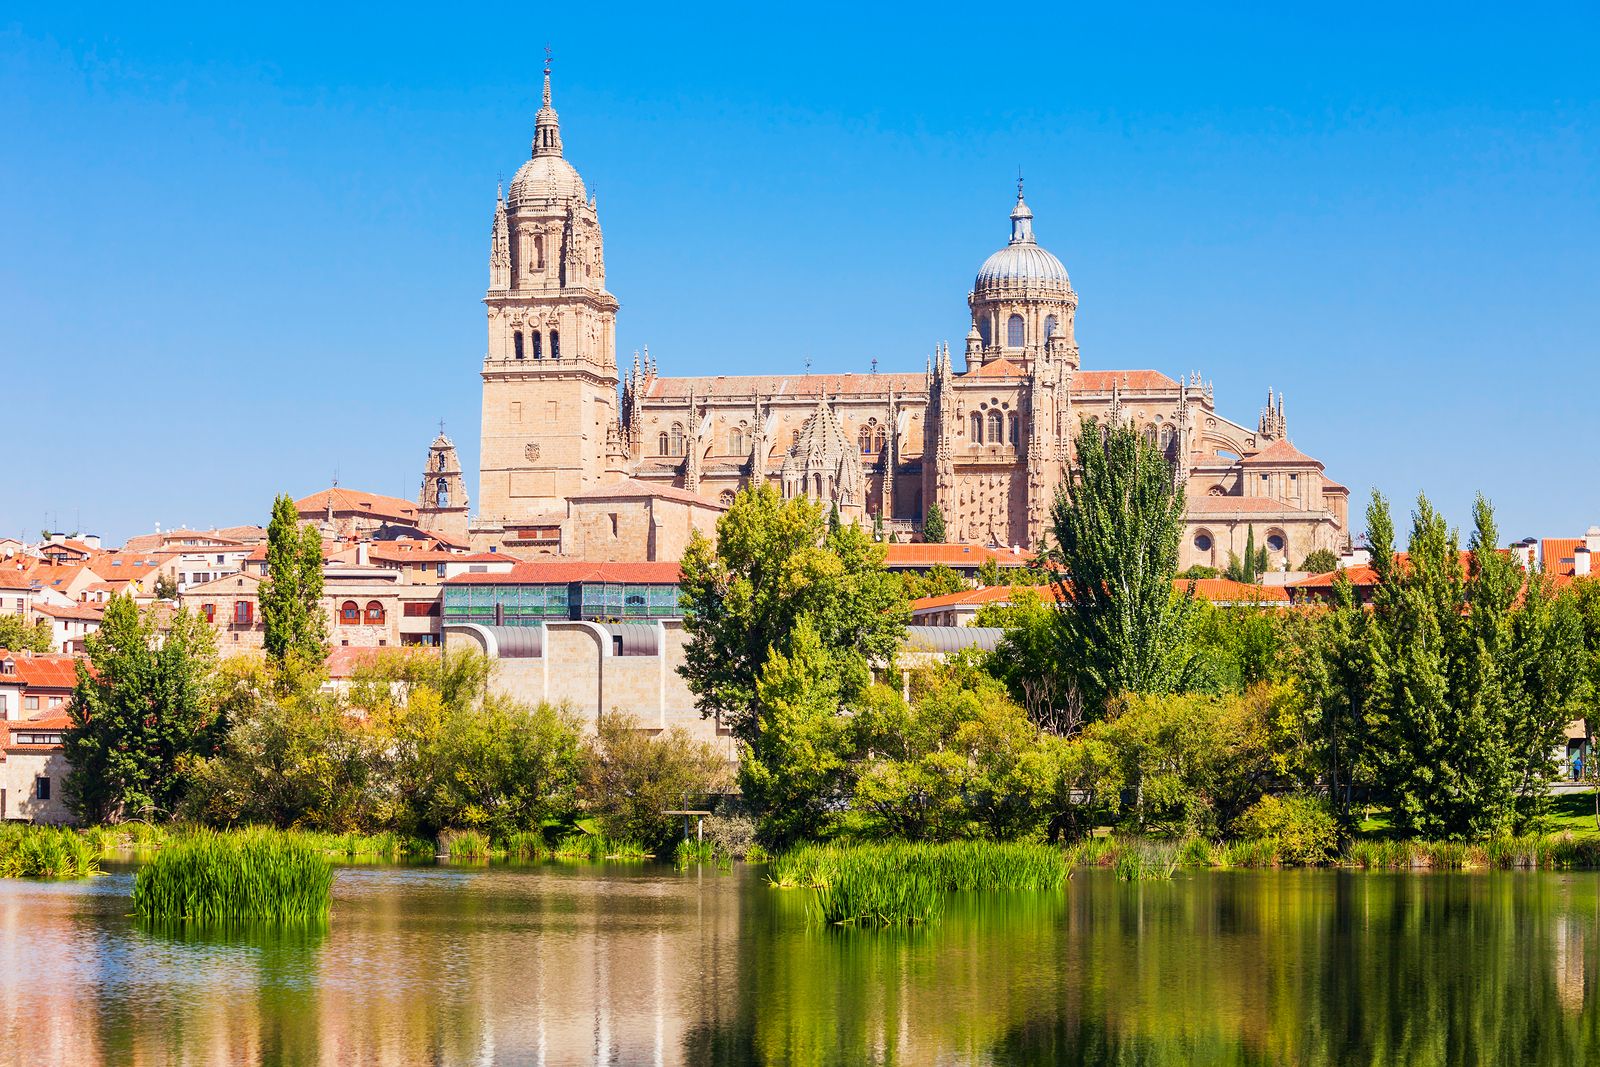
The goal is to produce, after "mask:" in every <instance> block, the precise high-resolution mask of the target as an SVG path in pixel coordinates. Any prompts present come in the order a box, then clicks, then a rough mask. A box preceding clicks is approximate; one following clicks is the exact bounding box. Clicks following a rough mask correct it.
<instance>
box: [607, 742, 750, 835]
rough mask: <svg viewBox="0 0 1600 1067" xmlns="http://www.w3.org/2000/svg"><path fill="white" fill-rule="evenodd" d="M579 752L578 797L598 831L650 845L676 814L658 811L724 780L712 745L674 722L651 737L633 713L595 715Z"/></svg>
mask: <svg viewBox="0 0 1600 1067" xmlns="http://www.w3.org/2000/svg"><path fill="white" fill-rule="evenodd" d="M584 755H585V760H584V773H583V784H582V786H581V788H580V791H579V797H580V799H581V800H582V801H583V803H584V806H585V807H586V808H587V809H588V810H589V811H590V812H591V813H592V814H593V815H594V817H595V820H596V821H597V822H598V823H599V826H600V829H601V832H602V833H604V834H605V836H606V837H608V838H614V839H616V840H619V841H637V842H641V843H642V844H644V845H646V846H648V847H651V848H665V847H666V846H668V845H669V844H670V843H671V841H672V838H673V835H674V834H675V833H676V832H677V830H678V828H679V818H678V817H676V816H672V815H663V814H662V812H664V811H671V810H677V809H682V808H684V807H685V806H686V804H685V800H686V799H687V800H689V801H694V800H696V799H697V798H699V797H702V796H704V795H705V794H708V793H717V792H720V791H722V790H724V789H726V788H727V786H728V784H729V779H730V768H729V764H728V760H727V757H726V756H724V755H723V754H722V753H721V752H720V751H718V749H717V746H715V745H713V744H711V743H709V742H706V741H696V740H695V739H694V738H692V737H690V736H689V734H688V733H687V732H685V731H684V730H682V729H680V728H678V727H673V728H672V729H670V730H667V731H666V732H665V733H662V734H660V735H658V736H654V737H652V736H651V735H650V734H648V733H646V732H645V731H644V729H643V727H642V726H641V724H640V722H639V720H638V718H637V717H635V716H633V715H625V714H622V713H620V712H611V713H610V714H607V715H602V716H601V717H600V720H599V722H598V723H597V724H596V727H595V736H594V737H593V738H592V739H591V740H590V741H589V742H588V744H587V745H586V746H585V753H584ZM691 806H693V805H691Z"/></svg>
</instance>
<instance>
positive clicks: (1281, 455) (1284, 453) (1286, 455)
mask: <svg viewBox="0 0 1600 1067" xmlns="http://www.w3.org/2000/svg"><path fill="white" fill-rule="evenodd" d="M1239 462H1240V464H1241V465H1242V466H1246V467H1270V466H1277V465H1281V466H1286V467H1318V468H1320V467H1321V466H1322V463H1321V461H1320V460H1315V459H1312V458H1311V457H1310V456H1308V455H1306V454H1305V453H1304V452H1302V451H1300V450H1299V449H1298V448H1296V447H1294V445H1292V444H1290V443H1289V442H1288V440H1286V439H1283V440H1277V441H1274V442H1272V443H1271V444H1270V445H1268V446H1267V447H1266V448H1263V449H1261V450H1260V451H1257V452H1252V453H1250V454H1249V455H1248V456H1246V457H1244V458H1243V459H1242V460H1240V461H1239Z"/></svg>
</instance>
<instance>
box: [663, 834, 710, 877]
mask: <svg viewBox="0 0 1600 1067" xmlns="http://www.w3.org/2000/svg"><path fill="white" fill-rule="evenodd" d="M716 858H717V850H716V846H714V845H713V844H712V843H711V842H710V841H690V840H689V839H688V838H684V839H683V840H681V841H679V842H678V847H677V848H676V849H674V850H673V854H672V862H673V865H674V866H676V867H677V868H678V869H679V870H683V869H684V868H686V867H688V866H689V865H690V864H691V863H710V862H712V861H713V860H715V859H716Z"/></svg>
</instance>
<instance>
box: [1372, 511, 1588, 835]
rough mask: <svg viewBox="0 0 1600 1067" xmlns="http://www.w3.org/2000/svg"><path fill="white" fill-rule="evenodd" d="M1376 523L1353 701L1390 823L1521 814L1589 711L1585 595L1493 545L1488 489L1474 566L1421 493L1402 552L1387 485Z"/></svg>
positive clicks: (1467, 826)
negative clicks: (1570, 726) (1580, 602)
mask: <svg viewBox="0 0 1600 1067" xmlns="http://www.w3.org/2000/svg"><path fill="white" fill-rule="evenodd" d="M1367 524H1368V537H1369V539H1370V540H1371V544H1372V555H1373V568H1374V569H1375V570H1376V571H1377V573H1378V579H1379V582H1378V587H1377V590H1376V592H1375V594H1374V599H1373V606H1372V611H1371V613H1370V615H1368V616H1367V617H1366V618H1364V619H1362V620H1360V625H1361V634H1362V637H1363V638H1364V640H1363V642H1362V647H1361V651H1362V652H1363V653H1364V655H1363V661H1362V662H1361V664H1360V669H1359V670H1358V671H1356V672H1352V673H1351V674H1350V675H1348V676H1347V677H1346V678H1345V679H1344V684H1345V686H1346V687H1347V692H1346V693H1345V702H1346V703H1347V705H1348V706H1349V707H1351V708H1352V709H1356V714H1357V715H1359V718H1357V719H1356V721H1355V723H1354V727H1355V729H1356V730H1358V731H1359V732H1360V733H1361V734H1362V735H1363V748H1364V751H1365V753H1366V756H1367V758H1368V759H1369V760H1370V763H1371V767H1372V773H1373V775H1374V777H1375V779H1376V783H1377V784H1378V786H1379V787H1380V789H1381V790H1382V792H1383V793H1384V795H1386V796H1387V798H1388V800H1389V803H1390V808H1391V813H1392V817H1393V819H1394V823H1395V826H1396V827H1397V828H1398V829H1399V831H1400V832H1401V833H1402V834H1405V835H1419V836H1426V837H1438V838H1452V839H1460V838H1472V837H1483V836H1486V835H1489V834H1493V833H1496V832H1503V831H1505V830H1508V829H1511V828H1512V827H1515V826H1521V825H1525V824H1526V823H1527V822H1529V821H1530V820H1531V819H1533V818H1536V817H1537V816H1538V815H1539V814H1540V813H1541V812H1542V811H1543V810H1544V807H1545V805H1546V804H1547V795H1548V788H1547V786H1548V783H1549V781H1550V779H1551V778H1552V777H1553V776H1554V774H1555V771H1556V768H1555V766H1554V763H1553V760H1552V759H1551V755H1550V753H1551V751H1552V749H1553V748H1554V747H1555V745H1556V744H1557V743H1558V741H1559V740H1560V738H1561V736H1562V731H1563V728H1564V727H1565V725H1566V724H1567V723H1568V722H1570V721H1571V720H1572V719H1574V718H1577V717H1578V716H1579V715H1580V714H1581V713H1582V712H1581V705H1580V698H1581V696H1582V695H1583V693H1584V691H1585V690H1584V681H1585V679H1584V672H1583V667H1584V656H1583V626H1582V620H1581V617H1580V616H1579V613H1578V611H1577V608H1576V605H1575V604H1574V603H1573V600H1572V598H1571V597H1561V596H1556V595H1555V593H1554V592H1553V590H1552V589H1551V588H1550V587H1549V586H1548V584H1547V583H1546V582H1545V581H1543V580H1541V579H1539V578H1537V577H1535V578H1532V579H1529V578H1527V576H1525V575H1524V574H1523V572H1522V569H1521V568H1520V567H1519V566H1518V565H1517V563H1516V562H1515V560H1514V558H1513V557H1511V556H1509V555H1507V554H1505V553H1502V552H1500V551H1499V550H1498V541H1497V531H1496V528H1495V523H1494V515H1493V512H1492V510H1491V509H1490V507H1489V504H1488V502H1487V501H1485V500H1484V499H1483V498H1482V497H1479V498H1478V501H1477V505H1476V507H1475V510H1474V531H1473V535H1472V540H1471V544H1470V548H1471V557H1470V564H1469V565H1467V566H1463V562H1462V558H1461V555H1460V553H1459V551H1458V547H1457V544H1458V543H1457V539H1456V536H1455V534H1454V533H1453V532H1451V531H1450V530H1449V529H1448V528H1447V526H1446V524H1445V521H1444V519H1443V518H1442V517H1441V516H1440V515H1439V514H1438V513H1437V512H1436V511H1435V510H1434V509H1433V507H1432V505H1431V504H1429V503H1428V501H1427V499H1426V498H1425V497H1420V498H1418V501H1417V507H1416V510H1415V512H1414V513H1413V515H1412V529H1411V534H1410V538H1409V542H1408V549H1409V551H1408V553H1407V557H1406V560H1405V563H1404V565H1402V564H1401V563H1400V562H1398V561H1397V560H1396V558H1395V555H1394V551H1393V533H1392V530H1393V524H1392V522H1391V521H1390V518H1389V511H1388V504H1387V502H1386V501H1384V499H1383V498H1382V497H1381V496H1377V495H1374V497H1373V502H1372V506H1371V507H1370V508H1369V509H1368V513H1367ZM1519 597H1520V599H1521V603H1520V604H1518V599H1519Z"/></svg>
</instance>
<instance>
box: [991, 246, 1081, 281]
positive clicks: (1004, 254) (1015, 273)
mask: <svg viewBox="0 0 1600 1067" xmlns="http://www.w3.org/2000/svg"><path fill="white" fill-rule="evenodd" d="M1002 285H1037V286H1059V287H1061V288H1063V289H1070V288H1072V282H1070V281H1069V280H1068V279H1067V268H1066V267H1064V266H1062V265H1061V261H1060V260H1059V259H1057V258H1056V257H1055V256H1053V255H1051V254H1050V253H1049V252H1046V251H1045V250H1044V249H1042V248H1040V247H1039V246H1038V245H1036V244H1031V243H1030V244H1016V245H1007V246H1006V247H1005V248H1002V249H1001V250H1000V251H998V252H996V253H995V254H994V255H992V256H990V257H989V258H988V259H986V260H984V261H983V266H981V267H979V268H978V278H977V280H976V281H975V282H973V283H972V286H973V288H974V289H983V288H986V287H989V286H1002Z"/></svg>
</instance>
